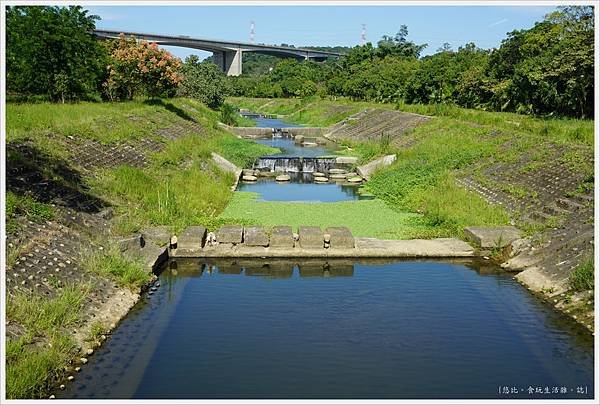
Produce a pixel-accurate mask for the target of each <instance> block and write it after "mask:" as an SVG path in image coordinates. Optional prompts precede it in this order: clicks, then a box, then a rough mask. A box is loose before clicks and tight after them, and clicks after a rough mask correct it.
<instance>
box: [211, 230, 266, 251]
mask: <svg viewBox="0 0 600 405" xmlns="http://www.w3.org/2000/svg"><path fill="white" fill-rule="evenodd" d="M217 240H218V239H217ZM244 245H246V246H269V237H268V236H267V233H266V232H265V229H264V228H262V227H259V226H248V227H246V228H244Z"/></svg>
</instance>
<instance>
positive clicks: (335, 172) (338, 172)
mask: <svg viewBox="0 0 600 405" xmlns="http://www.w3.org/2000/svg"><path fill="white" fill-rule="evenodd" d="M345 173H347V172H346V170H344V169H329V174H330V175H331V174H345Z"/></svg>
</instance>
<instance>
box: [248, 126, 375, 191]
mask: <svg viewBox="0 0 600 405" xmlns="http://www.w3.org/2000/svg"><path fill="white" fill-rule="evenodd" d="M254 120H255V121H256V124H257V126H258V127H262V128H277V129H280V128H296V127H300V125H297V124H292V123H289V122H285V121H282V120H279V119H274V118H255V119H254ZM255 142H257V143H261V144H263V145H268V146H272V147H274V148H279V149H280V150H281V152H280V153H277V154H274V155H270V156H268V157H265V158H264V159H261V160H260V161H259V162H258V163H257V166H258V167H268V166H269V165H270V166H272V169H271V170H280V171H286V172H287V173H288V174H289V175H290V177H291V181H290V182H286V183H281V182H276V181H275V180H274V178H269V177H259V179H258V180H257V181H256V182H243V181H241V182H240V183H239V184H238V187H237V190H238V191H250V192H255V193H258V194H259V195H260V199H261V200H264V201H304V202H317V201H321V202H337V201H349V200H359V199H370V198H373V197H372V196H369V195H368V194H365V193H362V192H361V191H362V190H360V188H359V185H357V184H349V183H347V182H334V181H329V182H327V183H324V184H317V183H315V182H314V180H313V175H312V172H313V171H320V170H325V169H324V168H323V167H322V166H319V164H318V163H313V161H315V160H316V158H319V157H331V156H332V155H333V154H335V151H336V148H335V147H334V146H333V145H328V146H324V145H313V146H310V147H306V146H301V145H298V144H296V143H295V142H294V139H293V138H291V137H289V136H285V135H284V134H281V133H277V132H276V133H274V134H273V136H270V137H267V138H264V139H256V140H255ZM277 158H282V159H277ZM294 159H295V160H296V161H297V160H298V159H304V161H305V163H304V166H305V167H304V170H306V166H309V167H310V165H312V166H314V167H310V168H309V170H310V171H309V172H300V171H301V170H302V166H303V165H302V163H297V162H287V160H294ZM319 160H322V161H325V162H326V163H327V161H330V160H333V159H331V158H329V159H327V158H325V159H319ZM306 161H308V162H309V163H306ZM276 165H279V166H278V167H275V166H276ZM288 166H293V167H288ZM289 170H291V171H289Z"/></svg>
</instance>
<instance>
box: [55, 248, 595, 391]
mask: <svg viewBox="0 0 600 405" xmlns="http://www.w3.org/2000/svg"><path fill="white" fill-rule="evenodd" d="M160 283H161V286H160V288H158V291H157V292H156V293H154V294H153V295H146V296H144V298H143V300H142V302H141V303H140V304H139V305H138V306H137V307H136V309H135V310H134V311H132V313H131V314H130V315H128V317H127V318H126V319H125V320H124V321H123V322H122V323H121V324H120V325H119V326H118V328H117V329H116V330H115V331H114V333H113V336H112V338H111V339H110V340H109V341H108V343H107V344H106V345H105V346H104V347H102V348H101V349H99V350H98V352H97V353H96V354H94V356H92V357H91V358H90V362H89V364H87V365H86V366H84V367H83V370H82V371H81V373H79V374H77V376H76V377H77V378H76V380H75V381H74V383H73V384H69V388H68V389H67V391H65V392H64V393H63V394H64V396H65V397H69V398H498V397H500V398H516V397H522V398H534V397H537V398H567V397H570V398H584V397H588V398H590V397H592V392H593V381H592V379H593V342H592V339H591V337H590V336H589V335H588V334H587V333H585V332H580V331H579V329H573V326H572V324H570V323H564V322H565V320H564V319H563V318H561V317H560V316H559V315H558V314H556V313H555V312H553V310H552V309H551V308H549V307H547V306H546V305H544V304H542V303H540V302H539V301H538V300H537V299H536V298H535V297H533V296H532V295H531V294H529V293H528V292H527V291H526V290H525V289H523V288H522V287H521V286H520V285H519V284H517V283H516V282H515V281H514V280H513V279H512V276H511V275H509V274H506V273H503V272H501V271H498V270H496V268H494V267H482V266H479V265H476V264H469V263H467V262H462V263H459V262H454V263H442V262H414V261H411V262H388V263H384V262H378V263H353V262H329V263H324V262H315V261H312V262H311V261H306V260H304V261H303V262H302V263H300V265H297V264H295V263H293V261H289V260H288V261H286V262H270V263H264V262H250V261H247V262H243V261H229V262H219V263H216V262H213V263H204V262H201V261H198V260H192V261H186V262H183V261H179V262H173V263H171V264H169V265H167V267H166V269H165V270H164V271H163V272H162V274H161V275H160ZM504 386H507V387H511V388H512V387H516V388H517V391H518V392H517V393H516V394H514V395H503V394H501V393H499V387H504ZM530 386H531V387H532V388H535V387H542V389H543V388H545V387H546V386H548V387H549V388H550V390H551V389H552V388H553V387H566V389H567V393H566V394H533V395H529V394H528V393H527V389H528V387H530ZM577 387H582V389H583V387H585V389H587V392H588V395H581V394H577V393H576V392H577ZM521 390H522V391H521ZM571 390H573V391H571Z"/></svg>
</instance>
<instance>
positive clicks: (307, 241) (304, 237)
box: [298, 226, 324, 249]
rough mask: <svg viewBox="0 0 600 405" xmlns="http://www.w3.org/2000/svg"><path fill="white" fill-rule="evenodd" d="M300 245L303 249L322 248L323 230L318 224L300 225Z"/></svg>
mask: <svg viewBox="0 0 600 405" xmlns="http://www.w3.org/2000/svg"><path fill="white" fill-rule="evenodd" d="M298 235H299V239H298V241H299V242H300V246H301V247H302V248H304V249H322V248H323V244H324V241H323V231H321V228H320V227H318V226H301V227H300V228H299V229H298Z"/></svg>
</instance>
